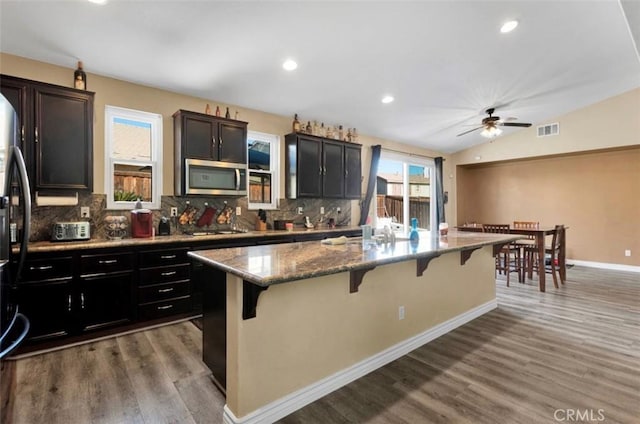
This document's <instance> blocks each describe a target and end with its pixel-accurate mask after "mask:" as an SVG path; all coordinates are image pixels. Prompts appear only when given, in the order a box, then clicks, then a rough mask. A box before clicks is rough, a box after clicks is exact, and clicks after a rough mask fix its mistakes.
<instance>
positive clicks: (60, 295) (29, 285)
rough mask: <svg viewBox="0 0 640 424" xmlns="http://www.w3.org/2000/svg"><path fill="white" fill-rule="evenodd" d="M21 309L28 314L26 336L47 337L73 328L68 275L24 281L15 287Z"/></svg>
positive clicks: (69, 331) (33, 338) (60, 334)
mask: <svg viewBox="0 0 640 424" xmlns="http://www.w3.org/2000/svg"><path fill="white" fill-rule="evenodd" d="M16 292H17V296H16V298H17V300H18V306H19V308H20V312H21V313H23V314H24V315H25V316H27V317H29V321H30V323H31V328H30V330H29V333H28V339H27V340H32V341H40V340H49V339H52V338H56V337H63V336H68V335H69V334H70V333H71V332H72V330H71V328H72V323H73V319H72V311H73V297H72V284H71V278H67V279H61V280H59V281H52V282H43V281H40V282H24V283H21V284H20V285H19V286H18V288H17V289H16Z"/></svg>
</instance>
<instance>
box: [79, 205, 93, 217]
mask: <svg viewBox="0 0 640 424" xmlns="http://www.w3.org/2000/svg"><path fill="white" fill-rule="evenodd" d="M80 217H81V218H91V216H90V213H89V206H81V207H80Z"/></svg>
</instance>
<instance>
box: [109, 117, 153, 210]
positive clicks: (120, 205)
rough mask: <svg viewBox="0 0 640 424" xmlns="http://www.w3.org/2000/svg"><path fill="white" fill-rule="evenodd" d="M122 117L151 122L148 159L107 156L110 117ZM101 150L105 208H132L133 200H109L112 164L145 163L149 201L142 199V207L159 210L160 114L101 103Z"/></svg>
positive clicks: (110, 135)
mask: <svg viewBox="0 0 640 424" xmlns="http://www.w3.org/2000/svg"><path fill="white" fill-rule="evenodd" d="M115 117H118V118H125V119H130V120H132V121H138V122H145V123H148V124H150V125H151V160H150V161H148V162H147V161H144V162H143V161H137V160H130V161H127V160H126V159H114V158H113V157H111V152H112V151H113V145H112V126H111V122H112V121H113V118H115ZM104 127H105V128H104V151H105V170H104V184H105V187H104V189H105V193H106V194H107V209H117V210H126V209H133V208H134V207H135V204H136V202H135V201H132V202H129V201H126V202H122V201H120V202H116V201H114V200H113V192H114V187H113V172H114V169H115V164H116V163H120V164H124V165H136V164H142V163H145V164H148V165H151V169H152V171H151V181H152V185H151V195H152V201H151V202H142V207H143V208H146V209H160V202H161V196H162V170H161V164H162V115H160V114H157V113H151V112H143V111H138V110H133V109H126V108H122V107H117V106H109V105H106V106H105V119H104Z"/></svg>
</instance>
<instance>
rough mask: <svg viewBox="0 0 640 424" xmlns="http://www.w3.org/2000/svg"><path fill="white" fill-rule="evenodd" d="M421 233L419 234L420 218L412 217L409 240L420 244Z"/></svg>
mask: <svg viewBox="0 0 640 424" xmlns="http://www.w3.org/2000/svg"><path fill="white" fill-rule="evenodd" d="M419 241H420V235H419V234H418V218H411V232H410V233H409V242H411V244H418V242H419Z"/></svg>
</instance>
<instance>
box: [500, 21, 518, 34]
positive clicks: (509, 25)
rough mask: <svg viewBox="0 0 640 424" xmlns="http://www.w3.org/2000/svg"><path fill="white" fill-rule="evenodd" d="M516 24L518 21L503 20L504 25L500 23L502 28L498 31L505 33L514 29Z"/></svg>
mask: <svg viewBox="0 0 640 424" xmlns="http://www.w3.org/2000/svg"><path fill="white" fill-rule="evenodd" d="M517 26H518V21H509V22H505V23H504V25H502V28H500V32H501V33H503V34H506V33H507V32H511V31H513V30H514V29H516V27H517Z"/></svg>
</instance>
